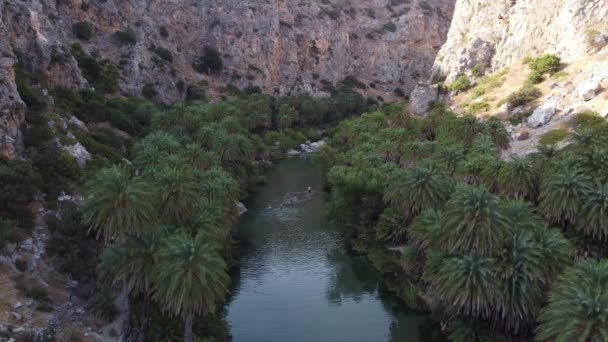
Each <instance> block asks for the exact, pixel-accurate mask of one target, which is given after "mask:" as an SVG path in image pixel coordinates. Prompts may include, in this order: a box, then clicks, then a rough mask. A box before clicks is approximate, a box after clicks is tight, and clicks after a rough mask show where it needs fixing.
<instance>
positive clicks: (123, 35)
mask: <svg viewBox="0 0 608 342" xmlns="http://www.w3.org/2000/svg"><path fill="white" fill-rule="evenodd" d="M115 36H116V39H118V41H119V42H120V43H122V44H128V45H135V44H136V43H137V35H135V31H133V30H132V29H130V28H129V29H126V30H124V31H118V32H116V33H115Z"/></svg>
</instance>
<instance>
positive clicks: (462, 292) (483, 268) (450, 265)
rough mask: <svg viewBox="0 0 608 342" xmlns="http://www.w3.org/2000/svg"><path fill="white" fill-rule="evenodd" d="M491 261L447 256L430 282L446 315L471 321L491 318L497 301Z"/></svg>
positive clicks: (466, 256)
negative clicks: (475, 318) (444, 307)
mask: <svg viewBox="0 0 608 342" xmlns="http://www.w3.org/2000/svg"><path fill="white" fill-rule="evenodd" d="M496 271H497V268H496V262H495V260H494V259H493V258H485V257H480V256H471V255H462V256H447V257H446V258H445V259H444V260H443V262H442V265H441V267H440V268H439V271H438V272H437V273H436V274H434V276H433V277H432V280H431V284H432V286H433V287H434V288H435V289H436V290H437V292H438V293H439V296H440V297H441V299H442V300H443V302H444V303H446V304H447V305H448V306H449V309H448V310H449V311H451V312H453V313H455V314H457V315H464V316H470V317H485V318H487V317H490V316H491V314H492V312H493V310H494V307H495V306H496V304H497V300H498V298H499V294H500V292H499V288H498V284H497V283H496Z"/></svg>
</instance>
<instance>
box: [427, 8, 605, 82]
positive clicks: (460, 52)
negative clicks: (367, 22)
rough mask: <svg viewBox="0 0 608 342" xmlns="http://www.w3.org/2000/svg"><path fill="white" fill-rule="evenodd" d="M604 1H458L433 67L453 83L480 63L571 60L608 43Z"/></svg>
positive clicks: (496, 65) (489, 65)
mask: <svg viewBox="0 0 608 342" xmlns="http://www.w3.org/2000/svg"><path fill="white" fill-rule="evenodd" d="M607 25H608V1H605V0H492V1H469V0H458V1H457V2H456V8H455V10H454V15H453V20H452V24H451V27H450V31H449V34H448V38H447V41H446V43H445V44H444V45H443V47H442V48H441V51H440V53H439V55H438V57H437V61H436V63H435V66H434V70H435V72H436V73H442V74H443V75H445V76H447V81H448V82H451V81H453V80H454V79H455V78H456V77H457V76H458V74H459V73H462V72H465V71H468V70H471V69H472V68H473V67H475V66H476V65H480V66H486V67H487V68H489V69H490V70H497V69H500V68H502V67H504V66H508V65H510V64H513V63H515V62H518V61H520V60H522V59H523V58H525V57H526V56H536V55H541V54H545V53H556V54H558V55H560V57H561V58H562V60H563V61H564V62H567V63H568V62H572V61H575V60H578V59H581V58H584V57H586V56H587V55H589V54H593V53H595V52H596V51H597V50H598V49H601V48H602V47H603V46H605V45H606V44H608V34H607V32H608V27H607Z"/></svg>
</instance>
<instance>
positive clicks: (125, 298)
mask: <svg viewBox="0 0 608 342" xmlns="http://www.w3.org/2000/svg"><path fill="white" fill-rule="evenodd" d="M120 306H121V307H122V315H123V318H122V341H123V342H124V341H128V340H129V338H130V335H131V308H130V305H129V288H128V287H127V283H126V282H125V283H124V285H123V288H122V292H121V294H120Z"/></svg>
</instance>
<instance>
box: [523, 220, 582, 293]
mask: <svg viewBox="0 0 608 342" xmlns="http://www.w3.org/2000/svg"><path fill="white" fill-rule="evenodd" d="M532 234H533V236H534V240H535V241H536V242H537V244H538V247H539V248H540V250H541V253H542V258H543V259H542V262H541V265H542V266H543V283H544V284H545V285H547V284H550V283H551V281H552V280H553V279H555V277H556V276H557V275H559V274H561V272H562V271H563V269H564V268H566V267H567V266H568V265H570V264H571V263H572V254H573V247H572V244H571V243H570V241H568V239H566V237H565V236H564V234H563V233H562V232H561V231H560V230H559V229H549V228H547V227H544V226H538V227H536V228H534V229H532Z"/></svg>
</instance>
